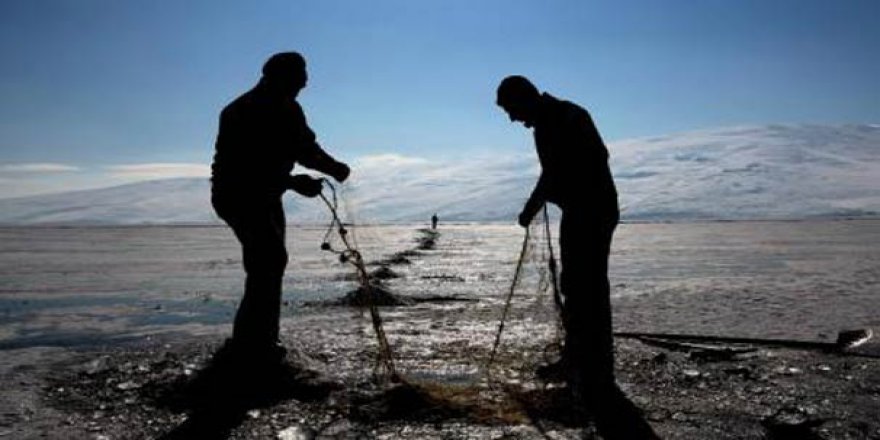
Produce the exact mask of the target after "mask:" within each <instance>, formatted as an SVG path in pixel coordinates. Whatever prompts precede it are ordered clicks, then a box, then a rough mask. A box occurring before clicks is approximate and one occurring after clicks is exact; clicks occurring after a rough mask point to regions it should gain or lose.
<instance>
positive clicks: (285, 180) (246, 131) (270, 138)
mask: <svg viewBox="0 0 880 440" xmlns="http://www.w3.org/2000/svg"><path fill="white" fill-rule="evenodd" d="M215 149H216V151H215V154H214V163H213V164H212V165H211V190H212V195H213V197H215V198H264V197H268V198H278V197H280V196H281V194H282V193H284V191H285V190H286V189H287V188H289V179H290V173H291V171H292V170H293V167H294V165H295V164H296V163H299V164H301V165H303V166H305V167H307V168H311V169H314V170H317V171H320V172H323V173H328V174H329V173H331V171H332V170H333V169H334V168H335V167H338V166H339V163H338V162H337V161H336V160H334V159H333V158H332V157H330V155H328V154H327V153H326V152H324V150H323V149H321V147H320V145H318V143H317V142H316V141H315V133H314V132H313V131H312V130H311V129H310V128H309V126H308V124H307V123H306V118H305V115H304V114H303V111H302V108H301V107H300V106H299V103H297V102H296V100H294V99H291V98H287V97H279V96H277V95H275V94H271V93H269V92H268V91H267V90H266V88H265V87H264V86H263V85H257V86H256V87H254V88H253V89H251V90H250V91H248V92H247V93H245V94H243V95H241V96H240V97H238V98H237V99H236V100H235V101H233V102H232V103H230V104H229V105H227V106H226V107H225V108H224V109H223V112H222V113H221V114H220V129H219V132H218V134H217V141H216V143H215Z"/></svg>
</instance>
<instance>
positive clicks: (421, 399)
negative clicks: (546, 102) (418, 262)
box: [320, 183, 561, 423]
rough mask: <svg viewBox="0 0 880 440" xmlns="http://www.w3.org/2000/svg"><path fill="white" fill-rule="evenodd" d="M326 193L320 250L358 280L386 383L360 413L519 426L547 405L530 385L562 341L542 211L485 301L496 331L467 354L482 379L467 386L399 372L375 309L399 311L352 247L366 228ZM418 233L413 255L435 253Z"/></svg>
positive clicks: (426, 233)
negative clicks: (497, 289) (504, 279)
mask: <svg viewBox="0 0 880 440" xmlns="http://www.w3.org/2000/svg"><path fill="white" fill-rule="evenodd" d="M326 188H327V191H325V192H324V193H322V194H321V196H320V197H321V200H322V202H323V203H324V205H325V206H326V207H327V209H328V211H329V214H330V217H331V220H330V224H329V225H328V227H327V230H326V233H325V234H324V237H323V240H322V243H321V248H322V250H324V251H326V252H331V253H333V254H335V255H336V256H337V258H338V260H339V261H340V262H341V263H343V264H346V265H349V266H350V267H351V268H352V269H353V271H354V272H355V274H356V278H355V279H356V280H357V283H358V285H359V288H358V289H357V291H356V293H355V295H357V296H358V298H357V301H353V302H352V304H353V305H359V306H361V307H362V308H363V310H365V312H368V314H369V320H370V324H371V326H372V333H373V336H374V337H375V338H376V342H377V354H376V359H377V360H376V363H377V366H376V369H375V372H376V373H377V377H378V378H379V379H380V380H381V381H383V382H384V383H385V384H386V390H385V392H384V393H383V394H381V395H380V396H373V397H371V398H370V401H369V402H362V403H361V404H359V405H358V408H361V412H363V413H364V414H366V415H367V416H368V417H370V418H373V419H381V418H384V417H392V418H405V417H418V418H420V419H426V418H428V419H430V417H431V416H442V417H460V418H468V419H470V420H472V421H476V422H481V423H521V422H523V421H524V420H525V419H526V418H527V417H528V414H529V413H530V409H529V408H526V406H529V405H531V407H532V408H531V410H534V409H535V408H536V407H540V406H542V405H544V406H546V404H547V398H546V396H547V395H546V393H545V394H541V395H536V394H534V390H535V389H536V387H539V386H543V385H544V384H540V383H536V382H535V380H534V371H535V369H536V368H537V367H538V366H540V365H542V364H547V363H552V362H554V361H555V360H557V359H558V356H559V349H560V342H559V341H560V335H561V328H560V320H559V319H558V316H559V307H561V300H560V297H559V292H558V288H557V286H558V281H557V279H556V273H557V271H556V267H555V255H554V254H553V243H552V236H551V234H550V232H551V224H550V217H549V215H548V212H547V210H546V209H545V210H544V211H543V213H542V214H541V215H539V216H537V217H536V219H535V221H533V223H532V224H531V226H530V227H529V228H527V229H525V230H524V236H523V240H522V245H521V248H520V252H519V255H517V256H516V264H515V270H514V273H513V274H511V278H510V280H509V283H508V286H507V288H506V289H505V290H504V292H503V293H498V294H493V295H490V298H488V299H489V300H490V301H491V304H492V306H493V307H492V312H494V316H492V317H491V318H488V319H484V321H486V322H489V323H497V328H494V329H492V330H494V332H492V334H491V339H490V337H489V334H486V335H480V336H478V337H476V339H477V340H476V341H474V345H476V346H479V347H483V348H482V349H478V350H473V351H471V352H469V355H468V356H469V359H468V362H470V363H471V365H473V366H478V367H477V368H478V370H479V372H480V373H479V374H477V375H474V376H473V377H471V378H469V380H459V381H446V380H443V379H442V378H440V379H439V380H438V378H437V377H434V378H432V379H428V378H425V377H420V376H419V375H418V374H410V373H409V372H408V371H406V370H403V371H401V370H399V367H398V364H397V363H396V357H395V353H394V351H393V350H392V343H390V342H389V338H394V335H393V334H392V335H389V334H387V333H386V330H385V321H384V320H383V318H382V316H381V312H380V309H379V306H380V305H398V304H395V303H391V304H389V303H388V302H387V301H388V298H389V296H390V297H394V294H393V293H391V292H390V291H389V290H388V289H386V288H385V287H384V286H383V285H382V283H381V282H377V281H376V277H375V274H376V273H377V272H376V271H373V272H370V271H369V270H368V264H369V262H367V261H365V259H364V256H363V255H362V254H361V252H360V250H359V249H358V245H357V243H358V239H357V236H358V235H360V234H361V233H363V232H364V230H365V229H366V230H369V229H370V228H361V227H357V226H356V222H355V221H353V219H354V218H355V217H354V211H356V209H352V208H353V207H352V206H351V204H350V203H348V202H347V200H346V199H347V198H346V197H345V195H344V194H343V193H342V192H341V191H340V192H337V189H336V188H335V187H334V186H333V185H331V184H329V183H326ZM419 232H420V238H419V239H418V247H417V248H418V249H421V250H429V249H433V248H434V247H435V246H436V244H437V241H438V240H440V233H439V232H437V231H435V230H431V229H427V228H425V229H420V230H419ZM396 257H397V258H406V255H396ZM481 299H482V298H481ZM495 305H497V306H498V307H497V308H496V307H494V306H495ZM484 333H489V332H484ZM511 335H513V337H510V336H511ZM551 400H552V399H551ZM371 409H372V412H370V411H371Z"/></svg>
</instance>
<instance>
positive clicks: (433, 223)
mask: <svg viewBox="0 0 880 440" xmlns="http://www.w3.org/2000/svg"><path fill="white" fill-rule="evenodd" d="M437 220H439V219H438V218H437V213H436V212H435V213H434V215H432V216H431V229H437Z"/></svg>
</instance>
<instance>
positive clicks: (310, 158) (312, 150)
mask: <svg viewBox="0 0 880 440" xmlns="http://www.w3.org/2000/svg"><path fill="white" fill-rule="evenodd" d="M296 110H297V113H298V114H297V118H298V119H299V121H298V122H299V123H300V124H301V131H300V132H301V133H302V137H301V138H300V139H299V144H300V145H299V146H300V148H301V149H302V150H301V151H300V153H299V158H298V159H297V162H299V164H300V165H302V166H304V167H306V168H311V169H313V170H315V171H320V172H322V173H324V174H326V175H328V176H330V177H333V178H334V179H336V181H338V182H343V181H345V179H347V178H348V175H349V174H350V173H351V170H350V169H349V168H348V165H346V164H344V163H342V162H339V161H338V160H336V159H334V158H333V157H332V156H330V155H329V154H327V152H326V151H324V149H323V148H321V146H320V145H318V142H317V140H316V136H315V132H314V131H312V129H311V128H309V125H308V123H307V122H306V118H305V114H303V112H302V108H300V107H299V104H297V105H296Z"/></svg>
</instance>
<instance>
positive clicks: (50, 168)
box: [0, 163, 80, 175]
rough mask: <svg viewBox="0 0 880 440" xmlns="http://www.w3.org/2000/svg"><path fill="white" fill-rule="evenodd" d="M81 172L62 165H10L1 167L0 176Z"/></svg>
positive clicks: (77, 168)
mask: <svg viewBox="0 0 880 440" xmlns="http://www.w3.org/2000/svg"><path fill="white" fill-rule="evenodd" d="M72 171H80V168H79V167H76V166H73V165H66V164H61V163H10V164H3V165H0V174H6V175H9V174H16V175H20V174H51V173H68V172H72Z"/></svg>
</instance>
